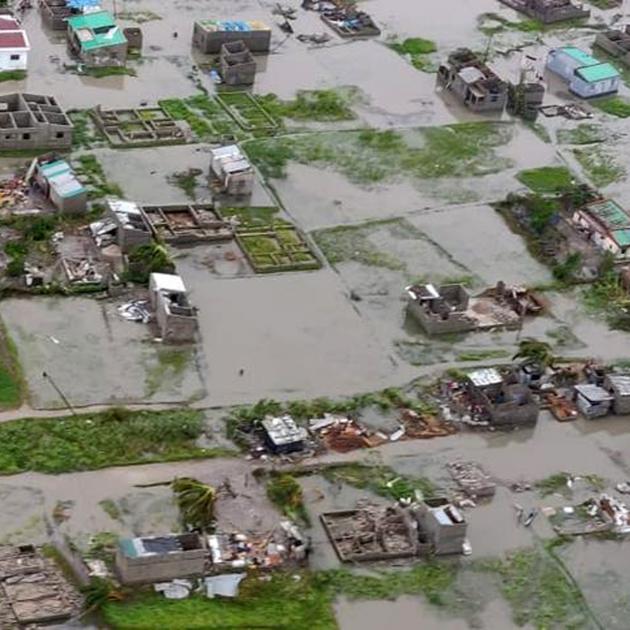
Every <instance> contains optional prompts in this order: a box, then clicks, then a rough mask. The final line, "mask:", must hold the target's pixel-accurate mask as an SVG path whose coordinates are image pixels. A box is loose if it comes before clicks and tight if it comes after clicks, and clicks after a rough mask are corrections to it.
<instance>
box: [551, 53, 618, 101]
mask: <svg viewBox="0 0 630 630" xmlns="http://www.w3.org/2000/svg"><path fill="white" fill-rule="evenodd" d="M546 65H547V68H548V69H549V70H551V72H554V73H555V74H557V75H558V76H560V77H562V78H563V79H564V80H565V81H567V82H568V84H569V90H570V91H571V92H573V93H574V94H576V95H577V96H580V97H582V98H592V97H595V96H602V95H604V94H613V93H614V92H616V91H617V90H618V89H619V81H620V75H619V72H618V70H617V69H616V68H615V67H614V66H613V65H611V64H610V63H602V62H601V61H599V60H598V59H595V57H592V56H591V55H589V54H588V53H585V52H584V51H583V50H580V49H579V48H576V47H575V46H564V47H562V48H554V49H552V50H551V51H549V55H548V56H547V64H546Z"/></svg>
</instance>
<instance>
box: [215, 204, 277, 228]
mask: <svg viewBox="0 0 630 630" xmlns="http://www.w3.org/2000/svg"><path fill="white" fill-rule="evenodd" d="M219 213H220V214H221V216H222V217H223V218H226V219H227V218H231V217H234V218H236V219H238V223H239V225H242V226H243V227H246V228H261V227H267V226H269V225H276V224H279V225H284V224H285V222H284V221H283V220H282V219H278V218H277V214H278V208H277V207H276V206H250V207H246V208H221V209H220V210H219Z"/></svg>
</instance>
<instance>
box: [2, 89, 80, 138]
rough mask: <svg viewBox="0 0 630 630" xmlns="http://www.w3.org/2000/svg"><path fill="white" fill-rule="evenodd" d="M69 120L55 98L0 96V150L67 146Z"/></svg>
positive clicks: (69, 136)
mask: <svg viewBox="0 0 630 630" xmlns="http://www.w3.org/2000/svg"><path fill="white" fill-rule="evenodd" d="M71 146H72V123H71V122H70V119H69V118H68V117H67V116H66V114H65V112H64V111H63V109H61V107H60V106H59V104H58V103H57V101H56V99H55V98H54V97H52V96H42V95H39V94H25V93H13V94H4V95H2V96H0V149H42V150H47V149H69V148H70V147H71Z"/></svg>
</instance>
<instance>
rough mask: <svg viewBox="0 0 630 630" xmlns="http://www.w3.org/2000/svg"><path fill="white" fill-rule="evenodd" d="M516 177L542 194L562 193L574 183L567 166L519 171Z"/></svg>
mask: <svg viewBox="0 0 630 630" xmlns="http://www.w3.org/2000/svg"><path fill="white" fill-rule="evenodd" d="M516 179H518V180H519V181H520V182H521V183H522V184H525V186H527V187H528V188H530V189H531V190H533V191H534V192H536V193H540V194H549V193H561V192H563V191H565V190H567V189H568V188H571V186H572V185H573V183H574V182H573V175H572V174H571V171H570V170H569V169H568V168H566V166H542V167H540V168H532V169H528V170H525V171H519V172H518V173H517V175H516Z"/></svg>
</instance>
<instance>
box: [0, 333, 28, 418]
mask: <svg viewBox="0 0 630 630" xmlns="http://www.w3.org/2000/svg"><path fill="white" fill-rule="evenodd" d="M25 390H26V387H25V382H24V376H23V374H22V368H21V366H20V362H19V359H18V354H17V348H16V347H15V344H14V343H13V340H12V339H11V338H10V337H9V333H8V332H7V330H6V327H5V326H4V324H2V323H1V322H0V409H13V408H15V407H19V406H20V405H21V404H22V400H23V397H24V394H25Z"/></svg>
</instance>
